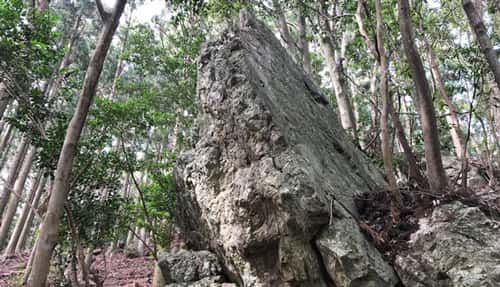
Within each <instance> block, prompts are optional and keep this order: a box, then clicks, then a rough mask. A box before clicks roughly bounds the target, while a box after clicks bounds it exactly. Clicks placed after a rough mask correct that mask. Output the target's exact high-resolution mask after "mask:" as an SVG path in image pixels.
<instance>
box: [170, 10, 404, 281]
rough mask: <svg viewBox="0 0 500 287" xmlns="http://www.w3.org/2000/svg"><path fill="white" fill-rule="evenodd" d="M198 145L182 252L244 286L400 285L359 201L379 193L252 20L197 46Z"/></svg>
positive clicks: (299, 76)
mask: <svg viewBox="0 0 500 287" xmlns="http://www.w3.org/2000/svg"><path fill="white" fill-rule="evenodd" d="M197 89H198V99H199V118H198V120H197V122H198V125H199V126H198V138H199V139H198V141H197V143H196V145H195V147H194V149H192V150H191V151H188V152H186V153H184V154H183V155H181V156H180V157H179V159H178V165H177V167H176V170H175V179H176V184H177V192H178V202H177V206H178V214H177V219H178V223H179V225H180V227H181V229H182V230H183V232H184V236H185V239H186V241H187V245H188V246H190V247H192V248H197V249H210V250H213V251H214V252H215V253H217V255H218V256H219V257H220V258H221V259H222V265H223V268H224V271H225V274H226V275H227V276H229V277H230V279H231V280H232V281H234V282H237V283H238V284H239V286H332V285H334V286H339V287H341V286H352V287H354V286H394V285H396V284H397V282H398V279H397V277H396V276H395V273H394V272H393V270H392V268H391V267H390V266H389V265H388V264H387V263H386V262H385V261H384V260H383V259H382V256H381V255H380V253H379V252H378V251H377V250H376V249H375V248H374V247H373V245H372V244H371V242H370V241H369V240H367V238H365V236H364V235H363V234H362V233H361V231H360V228H359V226H358V225H357V223H356V221H355V220H354V219H353V217H352V215H354V216H356V211H355V208H354V202H353V197H354V196H355V195H356V194H360V193H364V192H370V191H371V190H379V189H380V188H383V187H384V185H385V182H384V180H383V177H382V176H381V173H380V172H379V171H378V169H376V168H374V167H373V166H372V165H371V164H370V163H369V161H368V160H367V159H366V158H365V157H364V155H363V154H362V153H361V152H360V151H359V150H358V149H357V148H356V147H355V146H354V144H352V143H351V140H350V138H349V137H348V135H347V134H346V133H345V132H344V131H343V130H342V128H341V125H340V123H339V120H338V118H337V116H336V115H335V113H334V111H333V110H332V107H331V106H330V104H329V101H328V99H327V98H326V97H324V96H323V95H322V94H321V93H320V91H319V90H318V88H317V87H316V86H315V85H314V84H313V82H312V81H311V80H310V79H309V78H308V77H307V76H306V75H305V73H304V72H303V70H302V69H301V68H300V67H299V66H298V65H297V64H295V63H294V62H293V60H292V59H291V58H290V56H289V55H288V54H287V51H286V50H285V49H284V48H283V47H282V46H281V45H280V43H279V41H278V39H276V38H275V36H274V34H273V33H272V32H271V31H270V30H269V29H268V28H267V27H265V25H264V24H263V23H261V22H259V21H257V20H256V19H255V18H253V17H252V16H251V15H250V14H248V13H247V12H245V11H243V12H242V13H240V21H239V24H237V25H234V26H232V27H230V28H227V29H226V30H224V31H223V32H222V33H221V34H220V36H219V37H218V38H217V39H216V40H214V41H211V42H209V43H207V44H206V45H205V46H204V48H203V49H202V53H201V56H200V60H199V69H198V87H197Z"/></svg>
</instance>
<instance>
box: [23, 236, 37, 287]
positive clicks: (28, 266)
mask: <svg viewBox="0 0 500 287" xmlns="http://www.w3.org/2000/svg"><path fill="white" fill-rule="evenodd" d="M37 246H38V237H37V238H36V239H35V244H33V249H32V250H31V253H30V258H29V259H28V263H26V267H25V268H24V274H23V283H22V284H21V286H26V284H27V283H28V279H29V276H30V274H31V270H32V269H33V261H34V259H35V252H36V248H37Z"/></svg>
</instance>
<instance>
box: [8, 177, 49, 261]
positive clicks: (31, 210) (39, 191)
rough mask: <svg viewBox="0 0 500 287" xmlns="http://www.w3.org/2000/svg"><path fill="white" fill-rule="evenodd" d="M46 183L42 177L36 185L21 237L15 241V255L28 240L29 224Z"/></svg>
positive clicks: (31, 221)
mask: <svg viewBox="0 0 500 287" xmlns="http://www.w3.org/2000/svg"><path fill="white" fill-rule="evenodd" d="M46 183H47V178H46V177H43V178H42V180H41V182H40V184H39V185H38V189H37V190H36V193H35V197H34V198H33V201H31V206H30V208H29V210H28V217H27V218H26V221H25V223H24V226H23V230H22V231H21V235H20V236H19V240H18V241H17V244H16V249H15V252H16V253H19V252H21V251H23V250H24V247H25V245H26V239H27V238H28V235H29V232H30V229H31V224H32V223H33V218H34V217H35V209H36V208H37V206H38V202H39V201H40V197H41V196H42V193H43V190H44V189H45V184H46Z"/></svg>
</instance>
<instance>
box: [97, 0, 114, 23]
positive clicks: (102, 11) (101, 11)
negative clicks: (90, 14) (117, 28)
mask: <svg viewBox="0 0 500 287" xmlns="http://www.w3.org/2000/svg"><path fill="white" fill-rule="evenodd" d="M95 3H96V5H97V11H99V16H101V20H102V21H103V22H104V23H106V22H108V20H109V18H111V13H108V12H106V10H105V9H104V6H103V5H102V0H95Z"/></svg>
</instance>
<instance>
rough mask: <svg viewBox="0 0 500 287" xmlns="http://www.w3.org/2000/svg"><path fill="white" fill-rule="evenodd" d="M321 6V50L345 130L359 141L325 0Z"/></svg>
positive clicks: (321, 2)
mask: <svg viewBox="0 0 500 287" xmlns="http://www.w3.org/2000/svg"><path fill="white" fill-rule="evenodd" d="M320 8H321V14H322V15H320V16H319V23H320V29H321V36H320V43H321V50H322V51H323V56H324V57H325V61H326V64H327V67H328V71H329V73H330V78H331V80H332V84H333V89H334V92H335V98H336V100H337V107H338V112H339V117H340V122H341V124H342V127H343V128H344V130H346V131H347V133H348V134H350V135H351V136H352V138H353V140H354V141H355V142H358V137H357V133H356V120H355V119H354V111H353V109H352V105H351V101H350V97H349V92H348V89H347V88H346V87H345V86H346V83H345V79H344V75H343V67H342V62H341V61H336V56H335V54H339V53H338V52H336V51H335V45H334V42H333V39H332V35H333V33H332V31H331V29H330V23H329V21H328V11H327V10H328V9H327V6H326V4H325V1H324V0H322V1H320Z"/></svg>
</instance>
